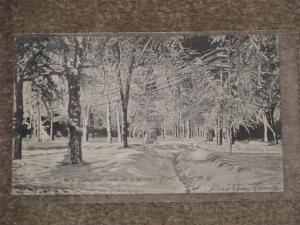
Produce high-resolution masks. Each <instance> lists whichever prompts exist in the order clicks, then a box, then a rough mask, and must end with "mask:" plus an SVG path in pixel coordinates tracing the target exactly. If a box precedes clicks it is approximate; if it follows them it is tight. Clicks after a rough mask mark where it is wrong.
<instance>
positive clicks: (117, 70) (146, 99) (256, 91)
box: [14, 34, 281, 164]
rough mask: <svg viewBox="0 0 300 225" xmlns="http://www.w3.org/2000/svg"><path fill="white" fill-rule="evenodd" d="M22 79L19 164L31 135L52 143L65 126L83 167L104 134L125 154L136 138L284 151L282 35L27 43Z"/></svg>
mask: <svg viewBox="0 0 300 225" xmlns="http://www.w3.org/2000/svg"><path fill="white" fill-rule="evenodd" d="M199 42H201V43H202V44H201V45H199ZM15 75H16V76H15V77H16V78H15V133H14V159H21V158H22V139H23V137H24V136H26V132H25V130H26V129H27V130H28V129H29V128H30V129H31V132H30V137H31V138H33V139H35V141H37V142H42V141H44V140H43V135H44V136H47V135H48V136H49V137H50V138H49V140H50V141H51V140H53V139H54V140H55V138H58V136H59V135H57V132H54V123H55V122H59V124H64V125H65V127H66V130H67V131H66V135H65V136H67V137H68V139H69V150H70V161H71V162H72V163H73V164H78V163H81V162H82V159H83V156H84V148H83V147H82V146H84V144H85V143H86V142H89V141H90V138H92V137H93V136H94V134H95V132H96V128H97V127H98V128H99V129H101V132H100V131H99V132H100V133H101V135H102V136H103V135H104V136H105V137H106V142H107V143H112V142H115V138H114V137H116V142H118V143H119V144H120V146H122V147H123V148H124V150H126V148H127V147H128V146H129V145H130V138H136V139H140V140H141V141H142V142H143V143H144V144H149V143H153V141H155V139H157V137H160V138H161V140H162V141H163V140H164V139H165V138H173V139H174V140H176V139H182V138H184V139H191V138H196V139H197V138H199V140H200V139H201V140H206V141H213V140H216V143H217V144H218V145H224V143H228V145H229V146H230V149H231V146H232V145H233V144H234V142H235V140H237V139H249V138H253V139H261V140H263V141H264V142H270V143H271V142H272V143H274V144H277V143H278V141H279V139H280V135H281V133H280V87H279V79H280V76H279V56H278V37H277V36H276V35H273V34H270V35H266V34H264V35H211V36H198V35H195V34H193V35H189V34H187V35H175V34H153V35H149V34H126V35H124V34H116V35H111V34H104V35H71V34H70V35H46V36H43V35H36V36H26V37H18V38H17V39H16V68H15ZM25 87H26V88H25ZM24 109H26V110H25V111H26V113H24ZM25 125H26V126H25ZM43 131H44V132H43ZM103 131H105V132H103ZM42 133H43V135H41V134H42ZM60 133H63V131H62V130H60ZM96 133H97V132H96ZM101 135H100V136H101Z"/></svg>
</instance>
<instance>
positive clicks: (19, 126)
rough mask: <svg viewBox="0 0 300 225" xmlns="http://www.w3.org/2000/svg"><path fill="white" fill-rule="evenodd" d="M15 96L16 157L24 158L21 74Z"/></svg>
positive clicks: (16, 85) (17, 81)
mask: <svg viewBox="0 0 300 225" xmlns="http://www.w3.org/2000/svg"><path fill="white" fill-rule="evenodd" d="M15 98H16V112H15V117H16V121H15V130H14V159H22V124H23V114H24V112H23V80H22V79H21V78H20V77H19V76H18V77H17V80H16V84H15Z"/></svg>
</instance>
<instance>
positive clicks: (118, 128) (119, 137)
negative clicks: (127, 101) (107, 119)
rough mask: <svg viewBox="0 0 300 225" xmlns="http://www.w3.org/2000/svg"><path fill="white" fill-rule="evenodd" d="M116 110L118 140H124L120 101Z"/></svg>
mask: <svg viewBox="0 0 300 225" xmlns="http://www.w3.org/2000/svg"><path fill="white" fill-rule="evenodd" d="M116 112H117V133H118V142H119V143H121V142H122V135H121V134H122V131H121V124H120V112H119V102H118V104H117V105H116Z"/></svg>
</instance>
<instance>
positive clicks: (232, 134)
mask: <svg viewBox="0 0 300 225" xmlns="http://www.w3.org/2000/svg"><path fill="white" fill-rule="evenodd" d="M234 142H235V132H234V128H233V126H231V143H232V144H233V145H234Z"/></svg>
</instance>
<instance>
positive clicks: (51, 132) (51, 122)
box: [50, 110, 54, 141]
mask: <svg viewBox="0 0 300 225" xmlns="http://www.w3.org/2000/svg"><path fill="white" fill-rule="evenodd" d="M50 138H51V140H52V141H53V140H54V133H53V111H52V110H51V111H50Z"/></svg>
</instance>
